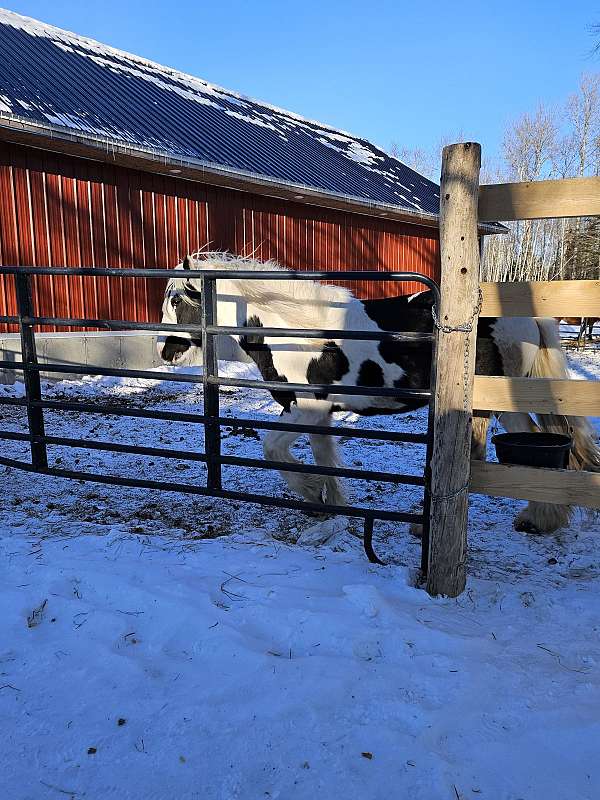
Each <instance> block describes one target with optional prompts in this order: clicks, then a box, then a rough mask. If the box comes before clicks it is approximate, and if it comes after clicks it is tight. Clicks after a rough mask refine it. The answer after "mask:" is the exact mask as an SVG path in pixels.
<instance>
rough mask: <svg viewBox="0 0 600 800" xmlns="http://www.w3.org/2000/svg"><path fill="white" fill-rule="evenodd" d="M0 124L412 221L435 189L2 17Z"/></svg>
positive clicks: (222, 98) (131, 59) (290, 119)
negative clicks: (18, 123) (398, 213)
mask: <svg viewBox="0 0 600 800" xmlns="http://www.w3.org/2000/svg"><path fill="white" fill-rule="evenodd" d="M0 53H1V54H2V57H1V58H0V124H2V119H3V118H4V119H6V118H8V119H13V120H22V121H25V122H29V123H32V124H34V125H37V126H41V127H42V128H44V127H47V128H49V129H54V128H61V129H65V130H66V131H67V132H70V133H74V134H77V135H80V136H89V137H90V138H94V139H96V140H97V139H98V138H101V139H102V140H103V141H105V142H106V143H111V142H112V143H114V144H124V145H126V146H131V147H134V148H137V149H140V150H143V151H147V152H150V153H161V154H164V155H166V156H168V157H172V158H175V159H178V158H180V159H182V160H184V159H190V160H193V161H200V162H202V163H204V164H209V165H214V166H215V167H220V168H224V169H228V170H232V171H234V172H236V171H238V172H240V173H242V174H246V173H253V174H255V175H259V176H263V177H265V178H268V179H273V180H277V181H282V182H285V183H290V184H294V185H300V186H308V187H312V188H315V189H317V190H321V191H325V192H328V193H332V194H337V195H345V196H352V197H356V198H359V199H362V200H365V201H367V202H376V203H385V204H389V205H393V206H397V207H398V208H401V209H405V210H407V211H411V212H414V213H419V212H424V213H427V214H437V213H438V211H439V188H438V187H437V186H436V184H434V183H433V182H432V181H430V180H428V179H427V178H425V177H423V176H422V175H419V174H418V173H417V172H415V171H414V170H412V169H410V168H409V167H408V166H406V165H405V164H403V163H402V162H400V161H398V159H396V158H392V157H391V156H389V155H388V154H387V153H385V152H384V151H383V150H381V149H380V148H378V147H376V146H375V145H373V144H371V143H370V142H368V141H367V140H366V139H361V138H359V137H356V136H353V135H352V134H349V133H346V132H344V131H339V130H335V129H334V128H331V127H329V126H327V125H323V124H322V123H319V122H314V121H312V120H308V119H304V118H303V117H301V116H299V115H297V114H294V113H291V112H289V111H284V110H283V109H280V108H276V107H275V106H271V105H269V104H267V103H263V102H260V101H257V100H252V99H250V98H248V97H244V96H243V95H240V94H237V93H235V92H232V91H229V90H227V89H223V88H221V87H219V86H215V85H213V84H210V83H208V82H207V81H204V80H201V79H200V78H196V77H193V76H192V75H187V74H186V73H183V72H179V71H178V70H175V69H172V68H170V67H165V66H162V65H160V64H156V63H154V62H152V61H148V60H146V59H144V58H141V57H139V56H135V55H131V54H130V53H126V52H123V51H121V50H117V49H115V48H113V47H109V46H108V45H104V44H100V43H99V42H96V41H94V40H93V39H88V38H86V37H83V36H78V35H77V34H74V33H69V32H68V31H64V30H61V29H60V28H56V27H54V26H52V25H47V24H45V23H42V22H38V21H37V20H33V19H30V18H28V17H23V16H20V15H19V14H15V13H13V12H11V11H6V10H2V9H0Z"/></svg>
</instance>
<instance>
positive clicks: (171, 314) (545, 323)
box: [158, 253, 600, 531]
mask: <svg viewBox="0 0 600 800" xmlns="http://www.w3.org/2000/svg"><path fill="white" fill-rule="evenodd" d="M189 269H203V270H207V269H219V270H240V269H243V270H256V271H264V270H280V269H282V267H280V266H279V265H278V264H277V263H274V262H272V261H269V262H261V261H256V260H253V259H247V258H239V257H235V256H231V255H229V254H227V253H203V254H200V255H199V256H197V257H189V256H188V257H186V259H185V260H184V261H183V263H182V264H179V265H178V266H177V267H176V270H177V272H176V273H175V274H174V275H173V277H172V278H171V279H170V280H169V282H168V285H167V288H166V291H165V297H164V302H163V307H162V322H164V323H177V324H180V325H185V324H198V323H199V322H200V319H201V309H200V282H199V280H198V279H195V280H194V278H191V277H189V278H188V277H186V275H185V272H186V270H189ZM431 306H432V296H431V293H430V292H421V293H419V294H417V295H413V296H412V297H394V298H390V299H385V300H365V301H362V300H358V299H357V298H355V297H354V296H353V294H352V293H351V292H350V291H349V290H348V289H345V288H342V287H338V286H330V285H324V284H321V283H318V282H316V281H294V280H278V281H273V280H270V281H269V280H260V279H253V280H246V281H244V280H242V279H236V278H235V277H232V278H231V279H227V280H222V279H219V280H218V281H217V324H219V325H229V326H240V327H241V326H247V327H251V328H257V327H266V328H290V329H291V328H312V329H326V330H361V331H362V330H364V331H421V332H427V331H431V330H432V315H431ZM236 338H237V340H238V342H239V345H240V347H241V348H242V350H244V351H245V352H246V353H247V355H248V356H249V357H250V358H251V359H252V360H253V361H254V362H255V363H256V365H257V367H258V369H259V371H260V373H261V375H262V377H263V379H264V380H268V381H280V382H281V383H282V389H281V391H276V392H273V397H274V398H275V400H277V402H279V403H280V404H281V406H283V409H284V412H283V416H284V418H285V419H286V420H287V421H289V422H293V423H298V424H314V425H330V424H331V418H332V411H334V410H344V411H353V412H356V413H357V414H361V415H367V414H368V415H372V414H401V413H403V412H406V411H409V410H413V409H415V408H417V407H418V406H419V405H425V404H426V401H423V402H415V401H406V400H397V399H395V398H384V397H367V396H364V395H358V396H351V395H345V394H339V393H336V391H335V387H336V385H356V386H365V387H366V386H370V387H371V386H385V387H403V388H409V389H427V388H428V386H429V376H430V367H431V345H430V344H429V343H421V342H419V343H414V342H409V343H406V342H396V341H389V342H377V341H356V340H349V339H344V340H341V341H322V340H318V339H299V338H289V339H286V338H269V337H268V336H266V337H263V336H255V335H248V336H238V337H236ZM200 346H201V342H200V340H199V338H196V337H194V336H193V335H190V334H186V333H179V332H178V333H177V335H175V336H166V337H161V338H160V339H159V343H158V349H159V354H160V356H161V358H162V359H163V360H164V361H166V362H168V363H170V364H192V363H198V357H199V352H198V348H199V347H200ZM476 371H477V373H478V374H483V375H507V376H532V377H553V378H564V377H568V368H567V363H566V359H565V355H564V352H563V350H562V348H561V345H560V339H559V335H558V328H557V325H556V322H555V320H553V319H541V318H529V317H519V318H502V319H481V320H480V321H479V327H478V339H477V362H476ZM286 382H290V383H309V384H310V383H314V384H328V385H331V391H330V392H328V393H327V394H326V395H317V394H315V395H314V396H311V395H306V394H302V395H298V396H296V395H295V394H294V393H293V392H291V391H286V389H285V383H286ZM490 405H491V406H492V407H493V398H490ZM498 417H499V419H500V421H501V423H502V425H503V426H504V428H506V430H508V431H515V432H516V431H523V430H535V429H537V428H538V427H539V428H541V429H542V430H544V431H554V432H561V431H562V432H566V431H568V432H570V433H571V435H572V436H573V438H574V447H573V454H572V459H571V466H572V467H573V468H576V469H577V468H578V469H591V470H600V448H599V447H598V445H597V443H596V441H595V437H594V433H593V429H592V427H591V425H590V424H589V422H588V421H587V420H586V419H585V418H583V417H563V416H555V415H538V416H537V425H536V424H535V423H534V422H533V420H532V418H531V417H530V416H529V415H528V414H524V413H502V414H499V415H498ZM488 424H489V418H485V417H476V418H475V419H474V426H473V457H474V458H479V459H484V458H485V449H486V436H487V428H488ZM299 436H300V434H298V433H290V432H287V431H270V432H269V433H268V434H267V435H266V436H265V437H264V440H263V446H264V452H265V456H266V457H267V458H268V459H270V460H275V461H284V462H288V463H297V460H296V459H295V458H294V456H293V455H292V454H291V452H290V448H291V446H292V445H293V443H294V441H295V440H296V439H297V438H298V437H299ZM309 438H310V445H311V448H312V452H313V455H314V459H315V462H316V464H318V465H320V466H338V465H340V463H341V461H340V456H339V453H338V449H337V445H336V439H335V437H331V436H322V435H311V436H310V437H309ZM282 475H283V477H284V478H285V480H286V481H287V483H288V485H289V486H290V487H291V488H292V489H293V490H294V491H296V492H297V493H298V494H300V495H302V497H304V498H306V499H307V500H310V501H312V502H327V503H332V504H335V505H343V504H344V502H345V501H344V494H343V489H342V485H341V483H340V481H339V479H337V478H336V477H331V476H320V475H306V474H303V473H298V472H284V473H282ZM569 514H570V509H569V507H566V506H557V505H551V504H547V503H538V502H530V503H529V505H528V506H527V507H526V508H525V509H524V510H523V511H521V512H520V514H519V515H518V516H517V518H516V520H515V526H516V527H517V529H519V530H527V531H553V530H556V529H557V528H559V527H562V526H564V525H566V524H567V523H568V521H569Z"/></svg>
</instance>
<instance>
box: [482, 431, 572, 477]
mask: <svg viewBox="0 0 600 800" xmlns="http://www.w3.org/2000/svg"><path fill="white" fill-rule="evenodd" d="M492 443H493V444H494V446H495V447H496V455H497V456H498V461H499V462H500V463H501V464H521V465H523V466H525V467H547V468H549V469H566V468H567V467H568V466H569V453H570V452H571V447H572V445H573V439H572V438H571V437H570V436H567V435H565V434H562V433H541V432H540V433H498V434H496V435H495V436H492Z"/></svg>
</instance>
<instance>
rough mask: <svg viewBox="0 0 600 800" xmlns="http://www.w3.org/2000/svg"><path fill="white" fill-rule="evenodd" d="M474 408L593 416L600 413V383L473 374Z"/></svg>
mask: <svg viewBox="0 0 600 800" xmlns="http://www.w3.org/2000/svg"><path fill="white" fill-rule="evenodd" d="M492 406H493V407H492ZM473 408H474V409H477V411H525V412H529V411H530V412H532V413H535V414H570V415H573V416H576V417H588V416H594V415H595V414H598V413H599V411H600V381H578V380H569V379H564V378H490V377H488V376H487V375H476V376H475V382H474V386H473Z"/></svg>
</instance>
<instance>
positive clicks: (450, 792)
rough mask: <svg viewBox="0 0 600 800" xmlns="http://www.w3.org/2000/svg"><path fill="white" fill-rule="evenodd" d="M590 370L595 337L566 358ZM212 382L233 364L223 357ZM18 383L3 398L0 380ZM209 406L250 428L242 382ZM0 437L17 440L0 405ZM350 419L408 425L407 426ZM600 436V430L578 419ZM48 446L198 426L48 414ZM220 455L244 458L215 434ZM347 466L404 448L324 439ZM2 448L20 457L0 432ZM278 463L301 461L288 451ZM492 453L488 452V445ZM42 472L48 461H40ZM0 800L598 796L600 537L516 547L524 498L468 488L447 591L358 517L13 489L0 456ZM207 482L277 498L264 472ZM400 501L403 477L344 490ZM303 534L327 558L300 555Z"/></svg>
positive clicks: (75, 392)
mask: <svg viewBox="0 0 600 800" xmlns="http://www.w3.org/2000/svg"><path fill="white" fill-rule="evenodd" d="M570 358H571V362H572V366H573V370H574V375H575V376H576V377H580V378H588V379H594V378H598V377H599V376H600V349H599V348H598V346H596V349H595V350H591V349H588V350H585V351H583V352H579V353H577V352H574V351H573V352H572V353H571V354H570ZM222 368H223V371H227V372H228V373H229V374H231V373H232V372H234V373H236V374H240V373H244V372H245V371H247V370H248V367H246V366H242V365H231V364H229V365H222ZM0 391H2V392H5V393H6V394H18V393H19V392H20V391H22V387H21V386H20V385H19V384H17V385H16V386H15V387H0ZM44 392H45V395H46V396H47V397H49V398H61V397H62V398H64V397H68V398H69V399H76V400H88V399H90V397H93V398H95V399H98V398H99V397H102V398H103V399H104V400H106V401H107V402H111V403H119V404H124V405H127V404H131V405H138V404H139V405H143V406H144V407H150V408H156V409H173V410H175V409H177V410H190V411H199V410H201V408H202V388H201V386H198V385H191V384H181V383H169V382H167V381H161V380H160V375H157V381H156V382H152V383H151V384H148V382H147V381H146V382H144V381H135V380H116V379H106V378H105V379H95V378H89V379H85V380H81V381H78V382H76V383H66V382H61V383H56V384H53V385H49V384H48V385H45V387H44ZM221 400H222V409H223V413H224V414H225V415H228V414H230V415H234V416H235V415H240V416H249V417H256V418H272V416H273V415H274V414H276V413H277V406H276V405H275V404H274V403H273V402H272V401H271V399H270V397H269V396H268V395H266V394H265V393H263V392H258V391H256V392H254V391H253V392H247V391H245V390H237V389H234V390H225V391H223V394H222V398H221ZM0 413H1V415H2V425H1V427H2V429H4V430H6V429H12V430H24V426H25V416H24V412H23V411H22V410H21V409H17V408H14V407H6V406H4V407H1V408H0ZM340 418H341V419H343V421H344V424H346V425H355V426H356V427H376V426H377V425H381V426H382V427H385V428H386V429H389V428H390V426H392V425H393V426H394V427H396V428H398V429H405V430H415V431H416V430H423V426H424V422H425V416H424V414H423V413H416V414H410V415H407V416H406V417H404V418H402V417H398V418H390V417H386V418H371V419H368V420H359V419H357V418H356V417H354V416H353V415H341V416H340ZM595 423H596V425H597V427H598V428H600V424H599V423H600V421H599V420H596V421H595ZM46 427H47V432H48V433H50V434H53V435H58V436H60V435H64V436H79V435H86V436H90V437H94V438H96V439H102V440H112V441H118V442H130V443H140V444H146V445H148V444H150V445H154V446H159V447H160V446H163V447H176V448H182V449H196V448H197V449H202V446H203V445H202V433H201V428H200V427H199V426H194V425H191V424H182V423H171V422H154V421H149V420H140V419H128V418H116V417H108V418H105V417H99V416H91V415H87V416H85V415H81V414H78V413H74V412H70V413H62V414H58V413H53V412H47V414H46ZM224 434H225V438H224V448H223V449H224V451H225V452H228V453H232V454H238V455H251V456H259V455H260V453H261V447H260V441H259V438H258V436H254V435H252V432H250V434H248V433H247V432H246V435H243V434H242V431H241V430H240V429H236V428H235V427H233V426H232V429H231V430H226V431H224ZM342 447H343V452H344V456H345V460H346V463H347V464H348V465H349V466H364V467H369V468H373V469H380V470H385V471H387V470H390V469H392V468H397V469H398V470H399V471H402V472H414V473H418V472H420V470H421V468H422V456H423V448H421V447H415V446H410V445H405V444H388V443H376V442H369V441H357V440H351V441H347V442H343V444H342ZM2 452H3V454H6V455H10V456H12V457H19V456H20V455H22V456H25V455H26V452H27V450H26V447H25V446H24V445H22V444H20V443H12V442H3V443H2ZM296 452H297V453H298V454H299V455H300V457H302V456H303V455H306V454H307V453H308V448H307V445H306V444H301V445H300V446H299V447H298V448H297V449H296ZM51 457H52V458H54V459H55V460H56V461H57V462H58V463H60V465H61V466H64V467H70V466H71V465H73V463H76V464H77V466H78V467H79V468H89V469H92V470H94V471H112V472H114V474H126V475H133V476H136V477H137V476H146V477H152V478H161V479H164V478H168V477H169V476H172V477H173V478H174V479H175V480H178V481H182V480H183V481H185V482H192V481H201V480H202V478H203V474H204V472H203V470H204V467H203V465H201V464H196V463H189V462H179V461H177V460H164V459H144V458H140V457H133V456H128V455H122V456H113V455H109V454H106V453H102V452H88V451H85V450H80V451H67V450H64V449H62V448H57V447H55V448H52V449H51ZM490 457H491V453H490ZM59 459H60V461H59ZM0 474H2V480H3V483H2V488H3V501H4V502H3V503H2V508H1V509H0V550H1V552H0V564H1V567H0V576H1V578H0V580H1V584H0V585H1V587H2V610H3V613H2V617H1V622H0V719H1V720H2V732H3V737H2V742H1V743H0V753H2V761H1V766H2V769H1V770H0V797H2V798H6V800H38V799H40V800H42V799H45V798H57V799H58V798H60V797H61V796H63V797H69V796H70V797H72V798H75V800H79V799H80V798H86V800H97V799H98V800H100V798H102V800H104V798H119V799H121V798H122V799H123V800H125V799H126V798H135V800H138V799H139V800H142V799H143V800H167V799H168V800H171V799H172V800H188V798H189V799H190V800H191V798H202V800H212V798H215V800H217V799H218V800H230V799H233V798H243V799H244V800H246V799H248V800H254V799H255V798H257V799H258V798H262V799H264V798H281V800H284V799H287V798H294V799H295V798H298V799H299V800H300V799H301V800H304V798H311V800H312V798H314V797H315V796H318V797H323V798H338V797H339V798H349V800H352V799H353V798H360V799H361V800H379V798H381V799H382V800H383V799H384V798H385V800H388V798H396V797H398V798H407V800H408V798H410V799H411V800H438V798H439V800H443V799H444V800H445V798H448V800H467V798H479V797H481V798H494V800H519V799H521V800H537V799H538V798H540V800H541V799H542V798H543V800H562V799H564V800H574V799H575V798H577V799H578V800H579V799H581V800H588V799H589V800H592V798H594V800H596V798H598V797H599V796H600V758H599V755H600V754H599V750H600V601H599V599H598V593H599V592H598V589H599V586H598V580H599V577H600V525H599V523H598V521H597V520H595V519H594V518H593V517H586V516H585V515H581V516H578V517H577V518H576V519H575V521H574V522H573V524H572V526H571V527H570V528H569V529H567V530H563V531H561V532H560V533H559V534H557V535H552V536H537V537H534V536H528V535H524V534H519V533H516V532H515V531H514V530H513V528H512V518H513V516H514V515H515V513H516V512H517V511H518V509H519V508H520V507H521V503H519V502H518V501H514V500H509V499H494V498H485V497H478V496H473V497H472V499H471V517H470V531H469V543H470V556H469V584H468V589H467V591H466V592H465V593H464V594H463V595H462V596H461V597H460V598H458V599H457V600H444V599H436V600H434V599H431V598H429V597H428V596H427V595H426V594H425V593H424V592H423V591H422V590H419V589H416V588H414V575H415V569H416V567H417V565H418V562H419V543H418V541H417V540H415V539H414V538H413V537H411V536H410V535H409V534H408V532H407V529H406V526H404V525H400V524H396V523H378V524H377V527H376V537H375V538H376V547H377V550H378V552H380V553H381V555H382V556H383V557H384V558H385V559H386V560H387V561H388V562H389V565H388V566H385V567H379V566H373V565H370V564H369V563H368V562H367V561H366V559H365V557H364V555H363V553H362V546H361V542H360V539H359V536H360V532H361V530H360V522H359V521H352V520H351V521H349V522H346V521H345V520H337V521H335V522H332V521H328V522H325V523H323V522H320V521H319V520H317V519H315V518H309V517H306V516H305V515H303V514H301V513H300V512H296V511H290V510H284V509H270V508H266V507H257V506H251V505H245V504H241V503H231V502H225V501H221V500H215V499H210V498H203V497H197V498H196V497H194V498H192V497H189V496H182V495H177V494H170V493H163V494H159V493H156V492H147V491H142V490H134V489H123V488H118V487H109V486H102V485H96V484H84V483H80V482H77V481H75V482H74V481H66V480H62V479H55V478H45V477H41V476H32V475H30V474H27V473H24V472H20V471H17V470H14V469H5V468H4V467H0ZM224 476H225V482H226V485H227V486H228V487H231V488H235V489H241V488H246V489H248V490H250V491H259V492H261V493H269V492H272V493H274V494H278V495H279V494H281V493H282V492H283V491H284V486H283V484H282V481H281V478H280V477H279V476H278V475H277V474H276V473H271V472H268V471H265V470H256V469H255V470H247V469H240V468H235V467H226V468H224ZM346 485H347V488H348V489H349V494H350V498H351V500H352V501H353V502H355V503H360V504H365V505H366V504H369V503H370V504H373V505H377V506H378V507H387V508H400V507H402V508H407V509H415V508H417V506H418V500H419V496H420V495H419V492H418V490H417V489H416V488H411V487H393V486H389V485H387V484H386V485H384V484H381V485H368V484H365V483H363V482H359V481H351V482H350V481H349V482H347V484H346ZM323 531H325V532H328V533H331V536H330V538H329V540H328V541H327V543H326V544H324V545H321V546H320V547H315V546H314V545H312V544H311V542H314V541H315V539H316V538H318V537H319V536H320V535H321V534H322V533H323Z"/></svg>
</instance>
